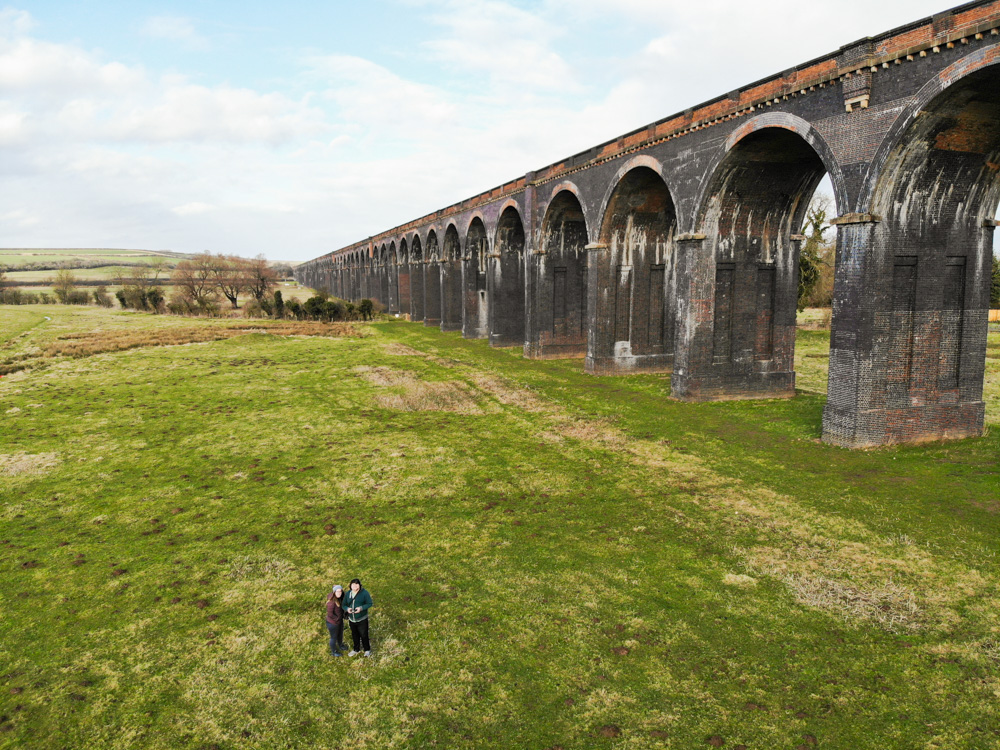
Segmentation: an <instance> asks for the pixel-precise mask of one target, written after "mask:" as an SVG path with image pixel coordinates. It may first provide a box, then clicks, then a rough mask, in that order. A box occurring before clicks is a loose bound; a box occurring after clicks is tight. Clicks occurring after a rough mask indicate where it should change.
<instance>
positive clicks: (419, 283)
mask: <svg viewBox="0 0 1000 750" xmlns="http://www.w3.org/2000/svg"><path fill="white" fill-rule="evenodd" d="M423 319H424V249H423V242H422V241H421V239H420V235H419V234H417V233H416V232H414V234H413V237H412V238H411V239H410V320H423Z"/></svg>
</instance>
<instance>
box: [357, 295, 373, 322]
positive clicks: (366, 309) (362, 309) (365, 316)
mask: <svg viewBox="0 0 1000 750" xmlns="http://www.w3.org/2000/svg"><path fill="white" fill-rule="evenodd" d="M374 311H375V305H374V304H372V301H371V300H370V299H363V300H361V303H360V304H359V305H358V312H359V313H360V314H361V319H362V320H371V319H372V313H374Z"/></svg>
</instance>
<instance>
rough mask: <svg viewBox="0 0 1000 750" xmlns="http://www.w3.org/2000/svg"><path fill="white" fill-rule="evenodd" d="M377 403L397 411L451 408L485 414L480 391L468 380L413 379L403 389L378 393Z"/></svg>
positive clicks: (451, 409)
mask: <svg viewBox="0 0 1000 750" xmlns="http://www.w3.org/2000/svg"><path fill="white" fill-rule="evenodd" d="M375 401H376V403H378V405H379V406H381V407H382V408H384V409H394V410H396V411H451V412H457V413H459V414H483V413H484V410H483V408H482V406H481V405H480V403H479V394H478V393H477V392H476V391H474V390H473V389H472V388H470V387H469V386H468V385H466V384H465V383H461V382H459V381H457V380H445V381H442V382H436V383H426V382H423V381H420V380H414V381H412V382H411V383H407V384H406V385H405V386H404V388H403V390H402V391H401V392H395V393H379V394H378V395H377V396H376V397H375Z"/></svg>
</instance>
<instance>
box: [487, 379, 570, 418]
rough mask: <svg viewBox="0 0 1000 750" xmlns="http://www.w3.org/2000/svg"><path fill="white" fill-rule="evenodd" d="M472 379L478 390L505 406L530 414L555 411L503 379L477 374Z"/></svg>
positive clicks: (532, 395) (528, 392)
mask: <svg viewBox="0 0 1000 750" xmlns="http://www.w3.org/2000/svg"><path fill="white" fill-rule="evenodd" d="M471 379H472V382H473V383H474V384H475V385H476V387H477V388H479V389H480V390H482V391H484V392H486V393H488V394H490V395H491V396H493V398H495V399H496V400H497V401H499V402H500V403H501V404H503V405H504V406H514V407H516V408H518V409H521V410H523V411H530V412H546V411H554V408H553V407H552V405H551V404H548V403H547V402H545V401H543V400H542V399H540V398H538V396H536V395H535V394H534V393H532V392H531V391H529V390H527V389H526V388H518V387H516V386H514V385H512V384H511V383H510V382H509V381H507V380H504V379H503V378H498V377H496V376H495V375H484V374H480V373H477V374H475V375H473V376H472V378H471Z"/></svg>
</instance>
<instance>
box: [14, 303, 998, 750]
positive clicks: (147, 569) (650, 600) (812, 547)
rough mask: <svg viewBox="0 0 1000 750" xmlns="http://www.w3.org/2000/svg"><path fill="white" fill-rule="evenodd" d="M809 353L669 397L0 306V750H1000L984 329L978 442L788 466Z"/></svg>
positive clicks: (346, 338)
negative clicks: (364, 636)
mask: <svg viewBox="0 0 1000 750" xmlns="http://www.w3.org/2000/svg"><path fill="white" fill-rule="evenodd" d="M46 318H48V319H46ZM828 342H829V333H828V332H827V331H823V330H802V331H800V333H799V339H798V352H797V369H798V372H799V389H800V392H799V394H798V396H797V397H796V398H795V399H791V400H784V401H753V402H751V401H744V402H726V403H713V404H682V403H676V402H672V401H669V400H668V399H667V395H668V393H669V377H667V376H657V375H643V376H631V377H602V378H595V377H591V376H588V375H586V374H585V373H584V372H583V369H582V362H581V361H544V362H539V361H528V360H525V359H523V358H521V357H520V352H519V351H518V350H515V349H490V348H489V347H488V346H487V345H486V344H485V342H482V341H464V340H462V339H461V338H460V337H459V335H458V334H453V333H451V334H442V333H441V332H439V331H438V330H435V329H428V328H424V327H423V326H420V325H417V324H410V323H404V322H398V321H385V322H379V323H375V324H369V325H362V324H353V325H350V324H343V325H339V326H329V325H323V324H295V323H283V322H278V321H264V322H258V321H254V322H253V324H252V325H251V324H250V323H249V322H246V321H241V322H236V321H232V320H228V321H227V320H196V319H183V318H171V317H165V316H153V315H146V314H138V313H125V312H120V311H110V310H101V309H97V308H69V307H63V306H55V305H49V306H24V307H14V308H12V307H5V308H0V367H6V368H7V370H6V372H7V374H5V375H4V376H3V377H2V378H0V419H2V421H0V570H2V571H3V572H2V577H0V609H2V612H3V616H2V617H0V747H3V748H6V747H10V748H15V747H16V748H25V747H30V748H136V747H142V748H219V749H223V748H225V749H229V748H307V747H316V748H426V747H441V748H487V747H491V748H492V747H495V748H540V749H541V748H553V749H554V748H563V749H564V750H568V749H569V748H683V749H685V750H687V749H689V748H700V747H705V748H712V747H721V748H730V749H732V750H736V749H737V748H744V749H747V748H754V749H760V750H771V749H772V748H796V749H799V748H813V747H818V748H838V749H839V748H843V749H845V750H848V749H850V750H865V749H869V748H870V749H871V750H875V749H876V748H877V749H879V750H885V749H886V748H948V749H949V750H951V749H955V748H958V749H965V748H967V749H969V750H973V749H975V750H980V749H982V748H1000V585H998V584H1000V559H998V555H997V551H998V549H1000V465H998V464H1000V461H998V457H1000V334H998V333H992V334H991V338H990V342H989V350H988V356H989V360H988V365H989V368H988V369H989V374H988V383H987V398H988V411H987V420H988V422H989V424H990V431H989V434H988V435H987V436H986V437H985V438H982V439H976V440H965V441H957V442H949V443H933V444H927V445H921V446H905V447H896V448H888V449H881V450H873V451H848V450H844V449H839V448H834V447H830V446H827V445H824V444H822V443H820V442H819V433H820V421H821V413H822V408H823V402H824V399H825V382H826V381H825V379H826V363H827V359H826V352H827V347H828ZM0 372H5V370H2V369H0ZM354 576H358V577H360V578H361V579H362V580H363V581H364V583H365V586H366V588H368V589H369V590H370V591H371V593H372V596H373V598H374V600H375V608H374V610H373V611H372V637H373V646H374V656H373V658H371V659H367V660H366V659H346V658H345V659H339V660H335V659H333V658H331V657H330V655H329V652H328V650H327V643H326V632H325V628H324V627H323V624H322V617H323V603H324V600H325V596H326V592H327V591H329V588H330V586H331V585H332V584H333V583H342V584H346V583H347V581H348V580H350V579H351V578H352V577H354ZM348 637H349V636H348Z"/></svg>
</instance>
